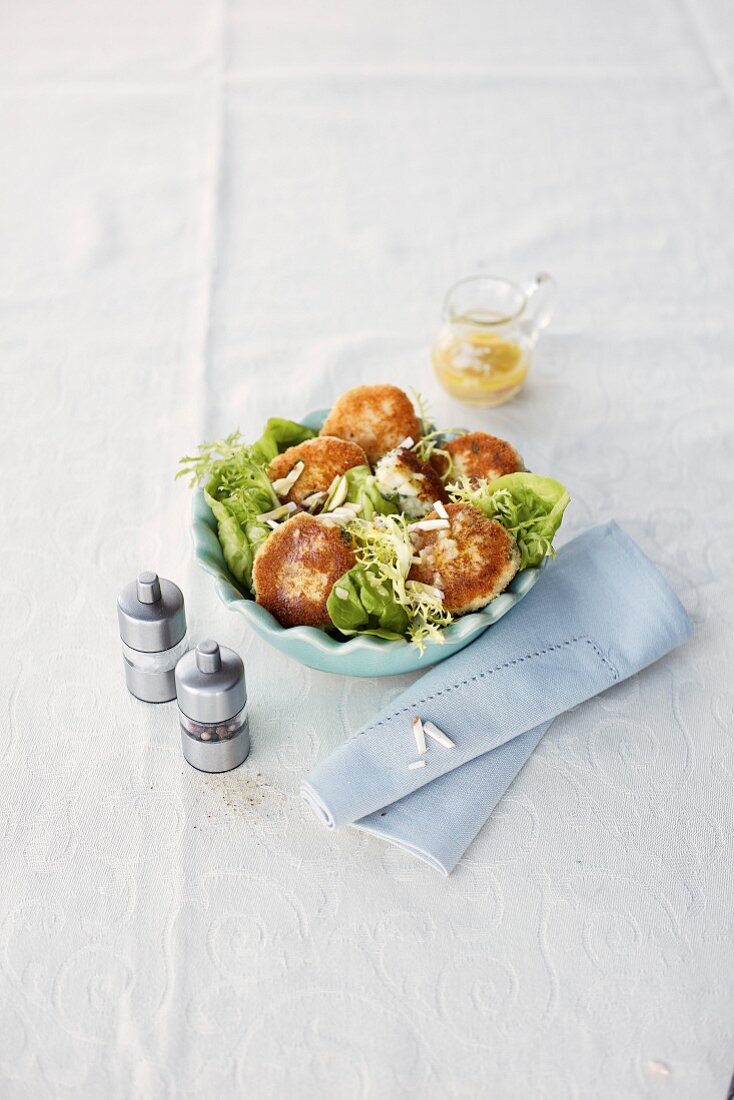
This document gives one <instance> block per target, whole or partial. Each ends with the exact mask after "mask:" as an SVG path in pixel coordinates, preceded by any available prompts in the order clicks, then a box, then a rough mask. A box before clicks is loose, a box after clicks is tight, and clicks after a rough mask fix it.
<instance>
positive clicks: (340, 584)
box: [326, 565, 410, 638]
mask: <svg viewBox="0 0 734 1100" xmlns="http://www.w3.org/2000/svg"><path fill="white" fill-rule="evenodd" d="M326 609H327V611H328V612H329V617H330V618H331V621H332V623H333V624H334V626H335V627H336V628H337V629H338V630H340V631H341V632H342V634H375V635H377V636H378V637H380V638H403V637H404V636H405V633H406V631H407V629H408V626H409V623H410V620H409V618H408V615H407V613H406V612H405V610H404V609H403V608H402V607H401V606H400V604H399V603H398V602H397V600H396V599H395V597H394V595H393V591H392V586H391V585H390V584H389V582H386V581H385V580H384V579H381V578H380V576H379V574H378V573H377V571H376V570H374V569H370V568H367V567H365V566H363V565H355V566H353V567H352V568H351V569H350V570H349V572H348V573H345V574H344V576H343V577H340V578H339V580H338V581H337V582H336V584H335V585H334V587H333V588H332V590H331V594H330V595H329V598H328V600H327V601H326Z"/></svg>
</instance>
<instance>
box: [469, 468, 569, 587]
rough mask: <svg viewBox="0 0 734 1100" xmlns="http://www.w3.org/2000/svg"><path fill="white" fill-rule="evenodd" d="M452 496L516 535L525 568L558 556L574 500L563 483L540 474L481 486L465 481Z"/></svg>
mask: <svg viewBox="0 0 734 1100" xmlns="http://www.w3.org/2000/svg"><path fill="white" fill-rule="evenodd" d="M449 493H450V495H451V497H452V498H453V499H454V500H460V501H463V502H464V503H466V504H473V505H474V507H475V508H480V509H481V510H482V512H484V514H485V516H489V518H490V519H496V520H497V522H498V523H501V524H502V526H503V527H504V528H505V529H506V530H507V531H510V532H511V533H512V534H513V535H514V536H515V539H516V540H517V545H518V547H519V549H520V568H521V569H527V568H528V567H530V566H534V565H540V563H541V561H542V560H543V558H545V557H546V556H550V557H555V551H554V549H553V537H554V535H555V533H556V531H557V530H558V528H559V527H560V526H561V520H562V519H563V513H564V511H565V510H566V506H567V505H568V502H569V501H570V499H571V498H570V496H569V494H568V490H567V489H566V488H565V487H564V486H563V485H561V483H560V482H559V481H554V480H553V478H550V477H539V476H538V474H527V473H520V474H506V475H505V477H499V478H496V479H495V480H494V481H486V480H481V481H480V482H479V483H478V484H477V485H471V484H470V483H469V482H468V481H467V480H466V479H461V480H460V481H459V482H458V483H457V484H456V485H452V486H450V487H449Z"/></svg>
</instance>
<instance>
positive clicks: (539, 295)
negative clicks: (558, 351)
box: [524, 272, 558, 340]
mask: <svg viewBox="0 0 734 1100" xmlns="http://www.w3.org/2000/svg"><path fill="white" fill-rule="evenodd" d="M524 289H525V297H526V298H527V305H526V307H525V316H526V318H527V320H528V322H529V328H530V329H531V332H532V335H533V338H534V339H536V340H537V338H538V336H539V335H540V333H541V332H542V331H543V329H544V328H545V327H546V326H547V325H548V324H549V323H550V319H551V317H552V316H553V311H554V310H555V308H556V298H557V297H558V284H557V283H556V280H555V279H554V278H553V276H552V275H548V274H546V273H545V272H543V273H541V274H540V275H536V276H535V278H534V279H531V280H530V282H529V283H527V284H526V286H525V288H524Z"/></svg>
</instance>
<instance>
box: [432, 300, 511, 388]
mask: <svg viewBox="0 0 734 1100" xmlns="http://www.w3.org/2000/svg"><path fill="white" fill-rule="evenodd" d="M492 323H496V321H495V319H494V318H490V317H488V316H487V317H480V316H477V314H476V313H472V314H469V315H466V316H461V317H455V318H453V320H452V323H451V324H450V325H447V326H446V327H445V328H444V329H443V331H442V332H441V333H440V335H439V337H438V340H437V341H436V344H435V346H434V349H433V369H434V370H435V372H436V375H437V377H438V379H439V381H440V382H441V383H442V384H443V385H444V386H445V388H446V389H447V390H448V392H449V393H451V394H453V395H454V396H455V397H458V398H459V399H460V400H462V401H468V402H470V403H472V404H476V405H499V404H502V403H503V402H504V401H507V400H508V399H509V398H510V397H512V396H514V394H516V393H517V392H518V390H519V389H520V388H521V386H522V384H523V381H524V379H525V375H526V374H527V373H528V368H529V366H530V357H529V351H528V349H526V348H525V347H523V345H522V343H521V342H520V340H518V339H514V340H513V339H511V338H510V339H508V337H507V336H506V335H502V334H501V333H499V332H497V331H492V329H491V328H489V327H487V328H486V329H483V328H482V325H483V324H484V325H487V326H489V325H491V324H492Z"/></svg>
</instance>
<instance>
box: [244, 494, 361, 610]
mask: <svg viewBox="0 0 734 1100" xmlns="http://www.w3.org/2000/svg"><path fill="white" fill-rule="evenodd" d="M354 561H355V558H354V551H353V550H352V548H351V546H350V544H349V541H348V536H346V535H345V534H344V533H343V532H342V530H341V528H339V527H330V526H327V525H326V524H325V523H323V522H322V521H321V520H318V519H316V518H315V517H314V516H310V515H306V514H300V515H297V516H294V517H293V518H292V519H288V520H286V521H285V523H282V524H281V525H280V526H279V527H278V529H277V530H276V531H273V533H272V535H270V536H269V537H268V538H267V539H266V540H265V542H263V543H262V544H261V545H260V548H259V549H258V551H257V554H256V555H255V562H254V565H253V569H252V578H253V583H254V586H255V592H256V599H257V602H258V603H259V604H260V605H261V607H264V608H266V610H268V611H269V612H270V613H271V615H274V616H275V618H276V619H277V620H278V622H279V623H281V624H282V625H283V626H329V625H330V623H331V620H330V618H329V613H328V611H327V610H326V601H327V599H328V598H329V594H330V592H331V589H332V587H333V585H334V582H335V581H337V580H338V579H339V577H341V576H343V575H344V573H346V572H347V571H348V570H349V569H351V568H352V566H353V565H354Z"/></svg>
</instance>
